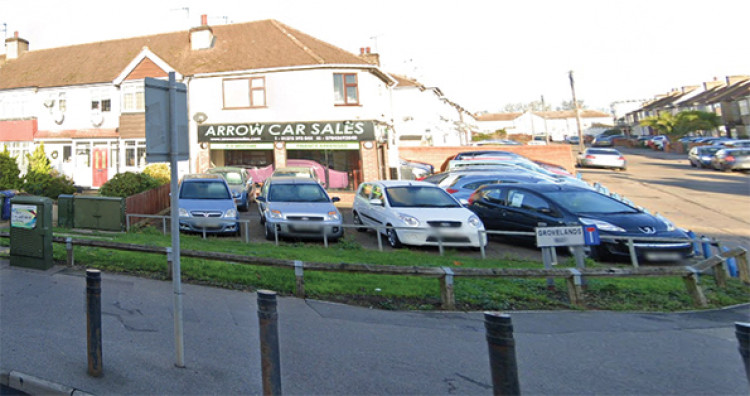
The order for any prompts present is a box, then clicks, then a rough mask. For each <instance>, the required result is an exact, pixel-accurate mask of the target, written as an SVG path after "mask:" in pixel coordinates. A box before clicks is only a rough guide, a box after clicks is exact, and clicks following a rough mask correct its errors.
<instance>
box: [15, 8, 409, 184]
mask: <svg viewBox="0 0 750 396" xmlns="http://www.w3.org/2000/svg"><path fill="white" fill-rule="evenodd" d="M206 21H207V19H206V16H205V15H204V16H203V17H202V20H201V25H200V26H198V27H195V28H193V29H190V30H189V31H180V32H173V33H166V34H157V35H151V36H143V37H134V38H125V39H119V40H111V41H105V42H96V43H89V44H81V45H72V46H67V47H61V48H51V49H45V50H38V51H30V50H29V42H28V41H27V40H24V39H22V38H19V36H18V34H16V35H15V36H14V37H12V38H9V39H7V40H6V43H5V44H6V55H5V57H3V58H0V150H1V149H3V147H8V148H9V149H10V151H11V153H12V155H14V156H16V157H17V158H19V159H21V161H23V158H24V157H25V154H27V153H30V152H32V151H33V150H34V148H35V146H36V145H37V144H40V143H44V147H45V151H46V153H47V156H48V158H50V160H51V161H52V164H53V166H54V167H55V168H57V169H59V170H60V171H61V172H62V173H64V174H66V175H69V176H71V177H72V178H73V179H74V182H75V183H76V184H77V185H80V186H84V187H94V188H96V187H99V186H101V185H102V184H103V183H104V182H106V181H107V180H108V179H110V178H112V177H113V176H114V175H115V174H116V173H120V172H125V171H130V170H132V171H140V170H142V169H143V168H144V167H145V165H146V163H145V153H146V144H145V101H144V83H143V82H144V78H146V77H152V78H161V79H166V78H167V76H168V73H170V72H174V73H175V76H176V79H177V81H178V82H182V83H184V84H185V85H186V86H187V90H188V95H187V96H188V111H189V120H188V131H189V140H190V159H189V160H188V161H184V162H182V163H181V164H180V173H181V174H183V173H186V172H202V171H204V170H206V169H207V168H209V167H212V166H222V165H236V166H246V167H253V166H267V165H275V166H283V165H284V164H285V163H286V160H287V159H303V160H313V161H316V162H318V163H321V164H323V165H324V166H326V167H328V168H330V169H334V170H341V171H346V172H348V173H349V176H350V177H349V180H351V181H352V184H351V185H350V186H349V188H354V187H356V184H357V183H358V182H361V181H363V180H375V179H380V178H385V177H386V175H387V172H386V170H387V169H388V168H389V167H390V168H394V167H396V166H397V164H390V163H388V162H387V157H388V156H387V155H386V152H387V150H388V142H387V136H389V135H390V134H392V133H393V132H392V130H393V125H392V116H391V87H392V86H393V85H394V84H395V83H396V81H395V80H394V79H393V78H391V77H390V76H389V75H388V74H387V73H385V72H383V71H382V70H381V69H380V67H379V66H378V65H377V64H375V63H372V62H371V60H369V59H367V57H362V56H357V55H355V54H352V53H349V52H347V51H344V50H342V49H340V48H337V47H335V46H333V45H330V44H328V43H325V42H322V41H320V40H318V39H316V38H314V37H311V36H309V35H307V34H304V33H302V32H300V31H297V30H295V29H293V28H291V27H289V26H286V25H284V24H282V23H280V22H278V21H275V20H264V21H256V22H248V23H238V24H230V25H220V26H208V25H207V23H206ZM22 165H23V164H22Z"/></svg>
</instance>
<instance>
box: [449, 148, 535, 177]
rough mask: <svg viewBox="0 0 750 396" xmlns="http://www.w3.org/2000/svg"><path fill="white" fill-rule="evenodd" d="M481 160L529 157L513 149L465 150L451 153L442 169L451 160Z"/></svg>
mask: <svg viewBox="0 0 750 396" xmlns="http://www.w3.org/2000/svg"><path fill="white" fill-rule="evenodd" d="M473 159H476V160H480V159H527V158H526V157H524V156H523V155H521V154H518V153H514V152H512V151H504V150H475V151H463V152H460V153H458V154H456V155H451V156H450V157H448V158H446V159H445V161H443V164H442V165H441V166H440V171H441V172H444V171H445V170H447V169H448V166H449V165H450V162H451V161H462V160H473Z"/></svg>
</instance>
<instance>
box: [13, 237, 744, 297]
mask: <svg viewBox="0 0 750 396" xmlns="http://www.w3.org/2000/svg"><path fill="white" fill-rule="evenodd" d="M9 236H10V234H9V233H7V232H5V233H3V232H0V237H9ZM52 241H53V242H56V243H65V244H66V247H67V250H68V265H73V263H74V256H73V246H74V245H75V246H90V247H99V248H105V249H115V250H128V251H137V252H143V253H156V254H164V255H165V256H167V259H168V258H169V257H170V256H171V255H168V254H167V251H168V249H171V248H166V247H156V246H144V245H133V244H126V243H118V242H109V241H98V240H88V239H75V240H74V239H72V238H70V237H52ZM180 256H181V257H191V258H198V259H203V260H216V261H225V262H233V263H241V264H250V265H259V266H267V267H276V268H287V269H290V270H294V273H295V277H296V284H295V291H294V294H295V295H296V296H297V297H300V298H304V297H305V281H304V271H305V270H310V271H328V272H348V273H363V274H376V275H401V276H421V277H428V278H436V279H438V280H439V282H440V296H441V304H442V307H443V309H447V310H452V309H455V307H456V300H455V294H454V290H453V279H454V278H455V277H466V278H540V279H541V278H562V279H565V282H566V285H567V289H568V296H569V299H570V303H571V304H572V305H576V306H583V305H584V302H585V293H584V286H583V278H589V277H596V278H611V277H639V276H679V277H681V278H682V279H683V280H684V282H685V287H686V289H687V292H688V294H690V297H691V298H692V300H693V303H694V304H695V305H696V306H699V307H706V306H707V305H708V303H707V300H706V297H705V295H704V293H703V289H702V288H701V286H700V284H699V282H698V277H699V276H700V275H713V276H714V278H715V279H716V284H717V286H719V287H722V288H723V287H726V281H727V277H728V275H727V270H726V268H725V262H726V261H727V260H728V259H730V258H734V259H735V260H736V262H737V269H738V274H739V278H740V280H741V281H742V282H743V283H745V284H747V285H750V264H749V262H748V258H747V251H746V250H745V249H743V248H741V247H737V248H734V249H731V250H728V251H724V252H721V253H720V254H717V255H715V256H713V257H711V258H708V259H706V260H704V261H701V262H700V263H698V264H695V265H692V266H673V267H638V268H552V269H519V268H449V267H418V266H395V265H371V264H350V263H338V264H334V263H319V262H302V261H297V260H281V259H272V258H265V257H250V256H242V255H236V254H229V253H220V252H204V251H197V250H181V251H180ZM167 272H168V273H169V274H171V263H168V265H167Z"/></svg>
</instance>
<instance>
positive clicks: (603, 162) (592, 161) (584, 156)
mask: <svg viewBox="0 0 750 396" xmlns="http://www.w3.org/2000/svg"><path fill="white" fill-rule="evenodd" d="M576 164H577V165H578V166H580V167H583V168H612V169H620V170H626V169H627V167H628V163H627V161H626V160H625V157H624V156H623V155H622V153H620V152H619V151H617V150H616V149H612V148H587V149H586V150H584V151H583V152H582V153H580V154H578V157H577V158H576Z"/></svg>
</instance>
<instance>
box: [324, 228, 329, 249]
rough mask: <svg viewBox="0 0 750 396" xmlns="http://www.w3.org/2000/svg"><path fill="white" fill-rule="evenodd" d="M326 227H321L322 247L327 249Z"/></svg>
mask: <svg viewBox="0 0 750 396" xmlns="http://www.w3.org/2000/svg"><path fill="white" fill-rule="evenodd" d="M326 231H328V226H323V247H325V248H328V232H326Z"/></svg>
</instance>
